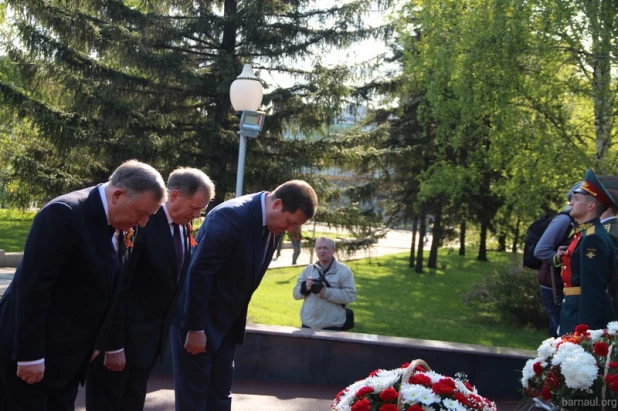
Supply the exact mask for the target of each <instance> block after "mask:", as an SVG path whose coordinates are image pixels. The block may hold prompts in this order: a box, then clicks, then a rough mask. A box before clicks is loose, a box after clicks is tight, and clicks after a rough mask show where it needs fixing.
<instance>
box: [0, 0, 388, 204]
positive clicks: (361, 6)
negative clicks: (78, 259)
mask: <svg viewBox="0 0 618 411" xmlns="http://www.w3.org/2000/svg"><path fill="white" fill-rule="evenodd" d="M388 3H389V2H388V1H387V2H378V3H377V5H378V6H379V7H383V6H388ZM8 4H9V6H10V7H11V10H12V11H13V14H12V15H11V16H12V17H11V19H10V21H11V22H12V23H13V28H14V30H15V32H16V33H17V35H18V38H17V39H16V41H14V42H7V43H4V44H3V48H4V50H3V51H4V52H5V53H6V55H7V56H9V57H10V61H11V65H12V66H11V67H12V68H11V75H10V76H2V75H1V73H0V95H1V96H2V97H3V98H2V99H0V101H1V102H2V103H3V105H4V106H0V109H2V108H4V109H5V110H6V111H8V112H10V113H11V114H12V115H14V116H16V117H18V118H20V119H22V120H24V122H25V124H28V125H29V127H30V129H29V133H25V134H27V136H25V135H22V134H17V133H15V135H16V136H17V137H18V138H19V142H20V144H21V146H22V147H23V152H24V155H23V156H21V157H19V158H18V159H20V161H21V162H22V164H21V165H20V164H17V162H18V159H16V160H15V162H14V164H12V165H11V167H12V170H11V173H12V175H14V176H16V177H15V178H18V179H19V180H20V181H22V182H28V183H29V184H30V185H31V186H33V187H37V188H38V190H39V191H41V192H43V193H44V195H43V196H44V197H46V198H50V197H53V196H55V195H58V194H60V193H61V192H63V191H66V190H65V188H67V187H71V188H73V187H74V186H75V185H76V184H78V183H80V182H83V181H84V180H86V179H88V180H95V181H101V179H103V178H105V177H106V176H107V175H108V174H109V172H110V171H111V169H113V168H114V167H115V166H117V165H118V164H119V163H120V162H121V161H123V160H126V159H128V158H137V159H139V160H142V161H146V162H149V163H151V164H152V165H153V166H155V167H156V168H158V169H159V170H160V171H161V172H162V174H164V175H166V174H167V173H168V172H169V171H171V170H173V169H174V168H176V167H177V166H196V167H200V168H202V169H203V170H204V171H206V172H207V173H208V174H209V175H210V177H211V178H212V179H213V181H215V183H216V184H217V199H216V200H215V203H217V202H221V201H223V200H225V199H227V198H228V197H229V195H230V193H231V192H232V191H233V188H234V186H235V184H234V183H235V180H236V170H237V164H236V162H237V156H238V136H237V134H236V130H237V125H238V119H237V118H236V116H235V115H234V113H233V111H232V108H231V105H230V101H229V87H230V84H231V83H232V81H233V80H234V79H235V77H236V76H237V75H238V73H240V71H241V67H242V64H243V63H252V64H253V66H254V68H255V69H256V74H257V75H258V76H260V77H261V78H262V82H263V84H264V85H265V86H266V94H265V96H264V101H263V107H265V108H266V111H267V114H268V117H267V121H266V125H265V129H264V131H263V132H262V133H261V135H260V138H258V139H257V140H252V141H250V142H249V144H248V152H247V157H246V162H247V164H246V170H247V172H246V174H245V191H246V192H252V191H259V190H263V189H265V188H274V187H275V186H277V185H278V184H279V183H281V182H283V181H285V180H286V179H289V178H291V177H298V176H299V175H302V176H303V177H305V178H307V179H312V178H313V175H312V173H307V174H305V173H304V170H305V169H306V167H310V166H311V165H313V164H316V163H318V162H319V159H321V158H322V157H324V156H325V155H326V152H327V151H328V148H329V145H328V144H324V143H322V142H315V141H313V142H312V141H305V142H298V141H295V140H291V139H284V138H283V136H284V134H285V132H286V128H288V127H289V128H294V127H296V128H297V129H299V130H303V131H307V130H316V129H320V128H323V127H325V126H326V125H328V124H330V123H331V122H332V120H333V119H334V118H335V116H337V114H338V113H339V112H340V110H341V100H342V98H344V97H345V96H346V95H347V94H349V92H350V91H349V88H348V86H347V81H348V79H349V78H350V75H351V74H350V70H349V68H346V67H343V66H340V67H326V66H325V65H323V64H322V63H321V61H320V56H321V55H322V54H323V53H327V52H329V51H332V50H336V49H337V48H340V47H344V46H347V45H350V44H352V43H353V42H355V41H357V40H360V39H364V38H369V37H375V36H384V35H386V34H387V31H388V30H387V28H385V27H376V28H367V27H366V25H365V23H364V21H363V16H365V15H366V13H368V12H370V11H372V8H373V7H375V6H376V3H375V2H373V1H371V0H350V1H346V2H338V3H337V4H336V5H333V6H332V7H331V6H330V5H329V6H325V7H321V6H320V5H319V4H316V3H315V2H312V1H305V0H303V1H300V2H286V1H281V0H252V1H243V2H238V1H234V0H232V1H227V2H225V4H223V3H221V2H205V3H191V2H176V1H160V2H155V3H153V2H135V1H129V0H127V1H108V0H87V1H79V2H75V1H69V2H64V1H56V0H53V1H50V2H45V3H41V2H39V1H36V0H11V1H9V2H8ZM305 62H309V63H310V64H308V65H307V64H305ZM273 73H284V74H286V75H288V76H291V77H293V78H294V79H295V80H296V83H295V84H294V85H293V86H291V87H286V88H281V87H279V88H278V87H276V86H273V85H270V84H267V81H268V80H267V79H268V78H269V75H272V74H273ZM34 136H36V138H38V139H39V140H40V141H42V142H43V143H42V144H41V145H44V146H45V150H46V153H51V154H53V155H50V156H46V155H42V154H43V153H41V149H40V147H38V146H39V144H38V141H37V140H34V139H31V138H30V137H34ZM30 152H34V154H39V155H38V157H36V162H37V166H35V165H33V164H26V163H27V161H26V160H27V158H28V157H27V156H26V155H25V154H26V153H30ZM24 164H25V165H24ZM50 169H55V170H58V171H57V173H56V174H55V175H54V179H53V180H54V183H55V184H48V183H49V181H46V180H45V175H46V174H48V173H47V172H48V171H49V170H50ZM50 180H51V179H50Z"/></svg>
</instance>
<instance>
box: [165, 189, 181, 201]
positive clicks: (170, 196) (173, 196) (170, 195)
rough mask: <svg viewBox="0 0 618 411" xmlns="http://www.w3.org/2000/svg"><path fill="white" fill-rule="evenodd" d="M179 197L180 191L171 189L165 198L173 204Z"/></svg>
mask: <svg viewBox="0 0 618 411" xmlns="http://www.w3.org/2000/svg"><path fill="white" fill-rule="evenodd" d="M180 196H181V194H180V190H178V189H177V188H175V189H173V190H172V191H171V192H170V193H168V195H167V198H168V199H169V200H170V201H171V202H172V203H173V202H174V201H176V199H178V198H179V197H180Z"/></svg>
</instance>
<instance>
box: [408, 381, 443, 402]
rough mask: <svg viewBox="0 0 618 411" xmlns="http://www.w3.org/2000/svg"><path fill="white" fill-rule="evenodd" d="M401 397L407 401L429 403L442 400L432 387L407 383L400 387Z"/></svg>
mask: <svg viewBox="0 0 618 411" xmlns="http://www.w3.org/2000/svg"><path fill="white" fill-rule="evenodd" d="M400 394H401V398H402V399H403V401H404V402H405V403H408V404H414V403H417V402H420V403H423V404H426V405H429V404H432V403H435V402H439V401H440V397H438V396H437V395H436V394H435V393H434V392H433V391H432V390H431V389H430V388H427V387H423V386H422V385H418V384H405V385H403V386H402V387H401V389H400Z"/></svg>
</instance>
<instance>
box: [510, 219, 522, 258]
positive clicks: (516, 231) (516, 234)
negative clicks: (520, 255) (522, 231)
mask: <svg viewBox="0 0 618 411" xmlns="http://www.w3.org/2000/svg"><path fill="white" fill-rule="evenodd" d="M519 225H520V221H519V217H518V218H517V223H516V224H515V232H514V233H513V248H511V251H512V252H514V253H516V252H517V243H518V242H519Z"/></svg>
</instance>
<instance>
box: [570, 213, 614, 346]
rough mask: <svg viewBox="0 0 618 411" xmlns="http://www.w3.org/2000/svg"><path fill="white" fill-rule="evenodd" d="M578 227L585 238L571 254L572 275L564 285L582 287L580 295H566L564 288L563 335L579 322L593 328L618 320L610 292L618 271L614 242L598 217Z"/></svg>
mask: <svg viewBox="0 0 618 411" xmlns="http://www.w3.org/2000/svg"><path fill="white" fill-rule="evenodd" d="M575 230H577V231H581V232H582V237H581V239H580V240H579V242H578V243H577V246H576V247H575V249H574V250H573V252H572V254H571V256H570V267H571V278H570V284H568V283H565V287H581V295H567V292H566V291H565V297H564V302H563V304H562V309H561V311H560V335H563V334H567V333H572V332H573V331H574V330H575V327H576V326H577V325H579V324H586V325H588V327H590V329H593V330H594V329H602V328H606V327H607V323H608V322H610V321H614V319H615V315H614V309H613V306H612V302H611V300H610V297H609V295H608V293H607V287H608V285H609V283H610V280H611V279H612V278H613V277H614V275H615V273H616V251H615V250H614V244H613V243H612V240H611V239H610V236H609V234H608V232H607V231H606V230H605V228H603V226H602V225H601V222H600V220H599V219H598V218H595V219H593V220H591V221H589V222H587V223H584V224H581V225H580V226H578V227H577V228H576V229H575ZM564 279H565V278H564V275H563V280H564ZM565 290H566V288H565Z"/></svg>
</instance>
